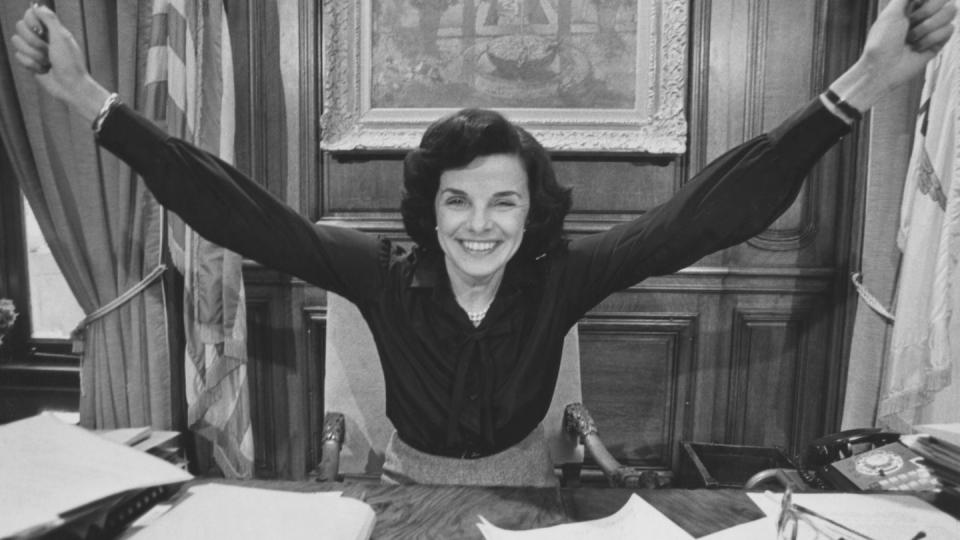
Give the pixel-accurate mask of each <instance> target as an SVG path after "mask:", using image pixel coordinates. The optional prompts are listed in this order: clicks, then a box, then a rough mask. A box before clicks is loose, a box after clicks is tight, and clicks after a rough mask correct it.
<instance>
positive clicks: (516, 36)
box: [321, 0, 688, 154]
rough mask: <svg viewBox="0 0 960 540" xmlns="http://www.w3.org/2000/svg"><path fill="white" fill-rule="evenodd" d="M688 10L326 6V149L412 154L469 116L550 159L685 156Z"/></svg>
mask: <svg viewBox="0 0 960 540" xmlns="http://www.w3.org/2000/svg"><path fill="white" fill-rule="evenodd" d="M687 10H688V7H687V0H324V2H323V14H322V21H323V28H322V61H323V66H322V77H323V79H322V84H323V114H322V117H321V127H322V134H321V148H322V149H323V150H327V151H330V152H358V151H392V150H398V151H399V150H409V149H411V148H414V147H416V146H417V145H418V144H419V141H420V137H421V136H422V134H423V131H424V129H425V128H426V127H427V126H428V125H429V124H430V123H431V122H433V121H434V120H436V119H438V118H440V117H442V116H444V115H447V114H450V113H452V112H454V111H456V110H458V109H460V108H463V107H474V106H476V107H487V108H493V109H496V110H499V111H500V112H502V113H503V114H504V115H506V116H507V117H508V118H510V119H511V120H512V121H514V122H517V123H518V124H519V125H521V126H523V127H524V128H526V129H527V130H529V131H530V132H531V133H532V134H533V135H534V136H535V137H536V138H537V139H538V140H539V141H540V142H541V143H542V144H543V145H544V147H546V148H547V150H550V151H553V152H573V153H577V152H583V153H586V152H589V153H598V152H600V153H606V152H610V153H642V154H680V153H683V152H684V151H685V150H686V137H687V125H686V120H685V117H684V108H683V106H684V95H685V84H686V81H685V76H686V55H687V24H688V13H687Z"/></svg>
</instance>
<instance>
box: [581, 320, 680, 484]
mask: <svg viewBox="0 0 960 540" xmlns="http://www.w3.org/2000/svg"><path fill="white" fill-rule="evenodd" d="M696 321H697V317H696V315H695V314H691V313H620V314H612V313H604V314H594V315H591V316H589V317H587V318H585V319H584V320H583V321H582V322H581V323H580V354H581V374H582V375H581V377H582V385H583V401H584V404H585V405H586V406H587V408H588V409H589V410H590V412H591V414H592V416H593V417H594V419H595V420H596V421H597V426H598V428H599V430H600V437H601V439H603V441H604V443H605V444H606V445H607V447H608V448H609V449H610V451H611V453H613V454H614V455H615V456H617V457H619V458H621V459H623V460H624V461H626V462H629V463H633V464H642V465H649V466H660V467H664V468H670V467H672V465H673V463H674V459H675V457H676V456H675V455H674V452H675V449H676V444H675V442H676V441H677V440H679V439H680V438H682V436H683V425H684V416H685V411H686V403H687V401H688V399H689V395H688V392H689V390H690V376H691V374H692V373H693V368H694V355H693V351H694V350H695V347H694V344H693V340H694V336H695V335H696Z"/></svg>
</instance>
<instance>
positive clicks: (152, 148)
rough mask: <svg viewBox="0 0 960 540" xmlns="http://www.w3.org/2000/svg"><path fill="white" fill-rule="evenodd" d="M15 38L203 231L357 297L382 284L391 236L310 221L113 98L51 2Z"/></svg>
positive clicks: (57, 93) (54, 85)
mask: <svg viewBox="0 0 960 540" xmlns="http://www.w3.org/2000/svg"><path fill="white" fill-rule="evenodd" d="M12 41H13V45H14V47H15V49H16V58H17V60H18V61H19V62H20V64H22V65H23V66H24V67H25V68H26V69H28V70H30V71H32V72H34V73H35V75H36V80H37V82H38V83H39V84H40V85H41V86H42V87H43V88H44V90H46V91H47V92H48V93H50V94H51V95H53V96H54V97H56V98H58V99H60V100H61V101H63V102H65V103H67V104H68V105H69V106H70V107H71V109H73V110H74V111H75V112H76V113H77V114H79V115H80V116H82V117H83V118H85V119H86V120H88V121H91V122H94V121H95V127H94V129H95V130H96V131H97V138H98V142H99V144H100V145H101V146H103V147H104V148H106V149H107V150H109V151H110V152H111V153H113V154H114V155H116V156H117V157H119V158H120V159H122V160H123V161H125V162H126V163H127V164H128V165H130V166H131V167H132V168H133V169H134V170H135V171H137V173H139V174H140V175H141V176H142V177H143V179H144V181H145V182H146V185H147V187H148V188H149V189H150V191H151V193H152V194H153V195H154V197H155V198H156V199H157V200H158V201H159V202H160V204H162V205H163V206H164V207H166V208H167V209H169V210H171V211H173V212H174V213H176V214H177V215H179V216H180V217H181V218H183V220H184V221H185V222H186V223H187V224H188V225H190V226H191V227H192V228H193V229H194V230H195V231H197V232H198V233H199V234H200V235H202V236H203V237H204V238H206V239H208V240H210V241H212V242H214V243H217V244H219V245H221V246H223V247H226V248H228V249H230V250H232V251H235V252H237V253H239V254H240V255H242V256H244V257H246V258H249V259H253V260H255V261H257V262H259V263H261V264H263V265H264V266H267V267H269V268H272V269H274V270H278V271H281V272H285V273H288V274H291V275H294V276H297V277H299V278H301V279H303V280H305V281H307V282H310V283H313V284H315V285H318V286H320V287H323V288H325V289H329V290H332V291H334V292H337V293H338V294H341V295H342V296H345V297H347V298H349V299H350V300H353V301H355V302H362V301H363V299H364V298H365V297H366V296H368V295H371V294H375V292H376V291H377V290H378V289H379V285H380V284H381V278H382V274H381V270H382V264H381V263H382V262H383V260H384V256H383V247H384V246H382V245H381V243H380V242H379V241H378V240H377V239H375V238H373V237H371V236H369V235H366V234H363V233H360V232H357V231H353V230H350V229H342V228H337V227H325V226H319V225H314V224H312V223H310V222H309V221H308V220H307V219H306V218H304V217H303V216H301V215H299V214H298V213H297V212H296V211H295V210H293V209H292V208H290V207H288V206H287V205H286V204H284V203H283V202H282V201H280V200H278V199H276V198H275V197H273V196H272V195H271V194H270V193H268V192H267V191H266V190H264V189H263V188H262V187H261V186H260V185H259V184H257V183H256V182H254V181H253V180H251V179H250V178H247V177H246V176H245V175H243V174H242V173H240V172H239V171H237V170H236V169H235V168H234V167H232V166H231V165H230V164H228V163H225V162H223V161H221V160H219V159H218V158H217V157H216V156H213V155H211V154H209V153H207V152H204V151H202V150H200V149H198V148H196V147H194V146H192V145H190V144H188V143H186V142H184V141H182V140H179V139H176V138H174V137H170V136H169V135H167V134H166V133H165V132H163V131H162V130H160V129H159V128H157V127H156V126H155V125H153V123H152V122H150V121H148V120H147V119H145V118H143V117H141V116H140V115H138V114H136V113H135V112H134V111H133V110H131V109H130V108H128V107H126V106H123V105H120V106H113V104H114V101H113V100H112V99H110V97H111V93H110V92H109V91H108V90H107V89H105V88H104V87H103V86H102V85H100V84H99V83H98V82H97V81H96V80H94V79H93V77H92V76H91V75H90V73H89V72H88V71H87V68H86V65H85V63H84V59H83V54H82V53H81V51H80V49H79V47H78V46H77V43H76V41H75V40H74V39H73V36H72V35H71V33H70V31H69V30H67V29H66V28H64V27H63V25H61V24H60V21H59V19H58V18H57V16H56V14H55V13H54V12H52V11H50V10H49V9H47V8H46V7H41V6H37V5H34V6H31V7H30V8H28V9H27V10H26V12H25V13H24V16H23V19H21V20H20V21H19V22H18V23H17V33H16V34H15V35H14V36H13V38H12ZM108 112H109V114H106V113H108Z"/></svg>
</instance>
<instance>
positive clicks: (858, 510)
mask: <svg viewBox="0 0 960 540" xmlns="http://www.w3.org/2000/svg"><path fill="white" fill-rule="evenodd" d="M747 495H748V496H749V497H750V499H751V500H753V502H754V503H755V504H756V505H757V506H759V507H760V510H762V511H763V513H764V514H766V515H767V516H769V517H768V518H767V519H770V520H775V519H776V518H777V516H778V515H779V513H780V494H778V493H769V492H767V493H748V494H747ZM793 502H794V503H795V504H798V505H801V506H804V507H806V508H809V509H811V510H813V511H814V512H817V513H819V514H822V515H824V516H826V517H828V518H830V519H832V520H834V521H837V522H839V523H842V524H843V525H845V526H847V527H850V528H851V529H853V530H855V531H859V532H861V533H863V534H865V535H867V536H868V537H870V538H875V539H877V540H885V539H891V540H909V539H911V538H918V536H917V535H918V534H919V533H921V532H922V533H923V534H924V535H925V536H922V538H925V539H926V540H939V539H944V540H956V539H958V538H960V521H957V520H956V519H954V518H953V517H952V516H950V515H949V514H947V513H945V512H941V511H940V510H939V509H937V508H935V507H934V506H932V505H930V504H928V503H927V502H925V501H922V500H920V499H918V498H916V497H912V496H910V495H894V494H890V495H883V494H880V495H877V494H867V493H794V494H793Z"/></svg>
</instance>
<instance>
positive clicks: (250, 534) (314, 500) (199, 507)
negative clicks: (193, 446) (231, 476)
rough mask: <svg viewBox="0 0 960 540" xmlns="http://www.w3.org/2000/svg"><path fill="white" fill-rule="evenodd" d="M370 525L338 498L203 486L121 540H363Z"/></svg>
mask: <svg viewBox="0 0 960 540" xmlns="http://www.w3.org/2000/svg"><path fill="white" fill-rule="evenodd" d="M376 519H377V518H376V514H375V513H374V511H373V508H371V507H370V505H368V504H366V503H364V502H362V501H358V500H356V499H350V498H347V497H341V496H340V493H339V492H337V493H297V492H290V491H277V490H272V489H259V488H249V487H242V486H234V485H222V484H204V485H199V486H191V487H190V488H189V489H188V490H187V493H186V494H185V495H184V496H183V498H182V499H181V498H178V500H177V501H175V504H174V505H173V508H171V509H170V510H169V511H167V512H166V513H164V514H163V515H161V516H159V517H157V518H156V519H155V520H153V521H152V522H150V523H149V524H147V525H146V526H145V527H143V528H142V529H139V530H135V531H133V532H132V533H131V534H128V535H125V536H124V540H127V539H133V540H154V539H156V540H167V539H170V538H176V539H178V540H192V539H196V540H217V539H221V538H222V539H224V540H227V539H229V540H244V539H248V538H249V539H262V538H284V539H289V540H297V539H311V540H313V539H316V538H329V539H342V540H365V539H367V538H369V537H370V533H372V532H373V526H374V525H375V524H376Z"/></svg>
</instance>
